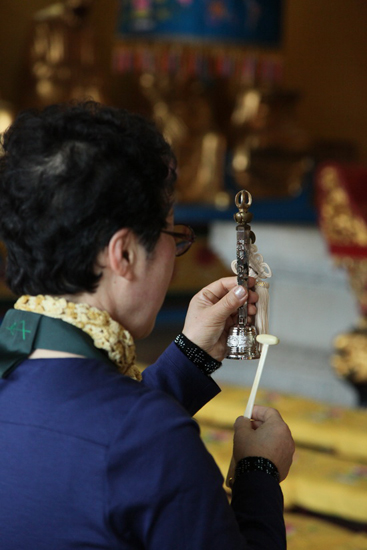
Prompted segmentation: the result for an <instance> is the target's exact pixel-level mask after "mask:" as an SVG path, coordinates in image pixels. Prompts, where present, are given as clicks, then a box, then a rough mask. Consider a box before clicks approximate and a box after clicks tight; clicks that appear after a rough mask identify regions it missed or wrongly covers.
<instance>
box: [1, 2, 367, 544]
mask: <svg viewBox="0 0 367 550" xmlns="http://www.w3.org/2000/svg"><path fill="white" fill-rule="evenodd" d="M204 4H205V8H204ZM240 5H241V6H242V8H241V9H243V5H244V6H245V7H246V10H247V11H245V12H243V11H241V14H242V16H243V14H244V13H245V14H246V17H247V18H248V21H246V22H247V23H249V24H250V23H251V24H252V25H253V27H252V30H253V29H255V31H256V24H257V23H258V25H259V27H258V29H259V33H258V34H257V35H256V32H255V31H254V33H253V34H248V35H246V34H245V35H244V37H241V34H240V32H239V34H238V35H236V39H233V37H232V40H231V39H230V38H229V36H231V35H230V34H229V35H228V28H229V27H230V25H229V23H228V21H230V16H232V15H233V13H232V11H236V9H240V8H239V7H238V8H237V6H240ZM157 6H158V7H159V10H158V7H157ZM195 6H197V7H198V10H199V11H195ZM163 8H164V10H163ZM174 8H177V9H178V8H180V9H181V10H183V9H187V10H188V9H189V8H190V9H191V10H192V12H188V11H187V14H188V13H191V15H190V17H191V19H190V18H188V24H189V23H190V24H192V25H194V22H195V24H196V23H197V21H196V19H195V17H198V13H199V12H200V9H201V12H200V13H204V11H203V10H205V14H209V15H210V17H209V15H208V17H207V18H206V19H205V18H204V19H200V22H199V24H197V25H196V26H195V29H194V27H192V32H191V33H190V32H188V33H187V32H186V31H187V29H186V30H185V32H183V31H182V28H181V29H180V27H179V24H178V20H177V17H178V16H175V13H176V14H177V13H179V12H175V10H174ZM270 8H271V9H270ZM45 10H46V11H45ZM206 10H208V11H207V12H206ZM269 10H270V16H271V18H273V19H271V20H270V23H271V24H272V25H273V26H271V24H269V25H270V26H269V25H268V26H266V25H265V24H264V26H263V27H261V22H262V18H263V19H264V18H265V17H266V16H267V14H268V13H269ZM274 10H275V11H274ZM127 14H128V15H127ZM175 17H176V19H175ZM178 18H179V17H178ZM157 19H159V23H160V24H161V23H162V21H163V23H164V24H166V23H167V25H168V23H169V24H170V25H171V26H170V27H169V26H168V30H167V28H166V27H164V25H163V27H162V28H161V30H160V31H159V32H154V28H155V27H154V25H155V24H156V23H157ZM264 20H265V19H264ZM203 21H204V22H203ZM129 25H130V26H129ZM210 25H212V26H211V27H210ZM204 27H205V28H204ZM207 27H210V29H209V31H210V32H209V31H208V28H207ZM157 28H158V27H157ZM190 28H191V27H190ZM190 28H189V30H190ZM244 28H245V27H244ZM249 28H250V26H249V25H248V26H247V27H246V29H247V31H248V29H249ZM366 28H367V4H366V3H365V2H363V0H348V1H345V0H307V2H305V1H304V0H287V1H286V0H284V1H281V0H273V2H269V1H266V0H251V1H250V0H248V1H247V0H246V1H245V0H243V2H239V1H238V2H237V3H236V2H235V1H233V2H223V1H220V0H216V1H214V0H212V1H207V2H205V3H203V2H202V0H187V1H186V2H184V1H182V2H180V1H178V0H177V2H176V1H167V2H166V1H165V0H161V2H154V1H149V0H140V1H139V0H138V1H134V0H132V1H131V2H130V1H128V0H126V1H123V0H120V1H119V0H94V1H93V0H91V1H88V0H68V1H66V2H64V3H62V2H60V3H58V4H57V3H55V4H53V3H52V2H50V0H13V1H11V2H9V1H7V0H0V132H1V131H3V130H4V129H5V128H6V126H7V125H8V124H9V122H10V121H11V119H12V117H14V116H15V114H16V113H17V112H19V111H20V110H21V109H23V108H28V107H42V106H44V105H47V104H50V103H54V102H55V101H65V100H69V99H72V98H79V99H80V98H84V97H92V98H95V99H97V100H99V101H102V102H105V103H108V104H112V105H115V106H118V107H126V108H129V109H132V110H134V111H138V112H142V113H143V114H146V115H147V116H152V117H153V118H155V119H156V120H157V122H158V123H159V124H160V125H161V126H162V130H163V131H164V132H165V133H166V135H167V138H168V139H170V140H171V142H172V145H173V147H174V148H175V150H176V154H177V156H178V160H179V163H180V166H181V167H182V168H181V169H180V173H179V179H178V190H177V206H176V212H175V216H176V222H177V223H189V224H190V225H192V226H193V227H194V229H195V231H196V233H197V235H198V240H197V243H196V244H195V245H194V247H193V248H192V250H190V252H189V253H188V254H187V255H186V256H185V257H183V258H179V259H178V260H177V266H176V269H175V273H174V277H173V280H172V284H171V286H170V289H169V293H168V296H167V299H166V302H165V304H164V306H163V308H162V312H161V313H160V315H159V317H158V319H157V324H156V327H155V329H154V331H153V333H152V335H151V336H150V337H149V338H147V339H146V340H144V341H141V342H138V343H137V354H138V360H139V362H140V363H141V364H149V363H151V362H154V360H155V358H156V357H157V356H158V355H159V354H160V353H161V352H162V351H163V349H164V348H165V346H166V345H167V344H169V343H170V341H171V340H172V338H174V337H175V336H176V334H177V333H178V332H179V331H180V330H181V328H182V325H183V320H184V311H185V308H186V307H187V304H188V302H189V300H190V297H191V296H192V295H193V294H194V293H195V292H197V291H198V290H199V289H200V288H201V287H202V286H204V285H206V284H208V283H209V282H211V281H212V280H214V279H216V278H218V277H221V276H226V275H229V274H230V273H231V271H230V265H231V261H232V260H233V259H235V255H236V250H235V249H236V242H235V223H234V221H233V213H234V211H235V207H234V196H235V193H236V192H237V191H238V190H240V189H242V188H246V189H248V190H249V191H250V192H251V194H252V196H253V204H252V207H251V211H252V212H253V214H254V219H253V221H252V223H251V226H252V229H253V231H254V232H255V234H256V244H257V246H258V248H259V252H260V253H261V254H262V255H263V256H264V260H265V261H266V262H267V263H268V264H269V265H270V267H271V269H272V271H273V277H272V278H271V279H270V311H269V326H270V329H269V330H270V332H271V333H272V334H275V335H276V336H278V337H279V338H280V345H279V346H277V347H274V348H272V349H271V350H270V351H269V355H268V359H267V365H266V369H265V372H264V375H263V378H262V382H261V391H260V393H259V397H258V402H261V403H266V404H270V405H271V406H276V407H277V408H278V409H279V410H280V411H281V413H282V414H283V416H284V417H285V419H286V420H287V421H288V422H289V424H290V427H291V429H292V430H293V432H294V436H295V439H296V443H297V452H296V459H295V465H294V467H293V469H292V471H291V474H290V476H289V478H288V479H287V480H286V482H285V483H284V494H285V505H286V514H287V532H288V543H289V548H290V550H292V549H293V550H297V549H304V550H308V549H311V548H312V549H319V548H320V549H321V548H322V549H328V548H333V549H334V548H338V549H340V550H352V549H353V550H358V549H367V442H366V438H365V427H366V425H367V411H366V404H367V322H366V321H367V317H366V316H367V294H366V288H367V208H366V206H365V205H367V185H366V184H367V109H366V97H367V71H366V69H365V60H366V58H367V41H366ZM162 29H163V30H162ZM213 29H214V30H213ZM269 29H270V30H269ZM229 30H231V29H229ZM247 31H246V32H247ZM273 31H274V32H273ZM225 32H227V35H226V34H225ZM185 33H186V34H185ZM210 33H211V34H210ZM216 33H217V34H216ZM220 33H221V34H220ZM249 33H250V31H249ZM267 33H268V34H267ZM4 256H5V253H4V251H2V258H3V261H2V266H1V269H2V270H3V266H4ZM2 272H3V271H2ZM0 299H1V307H2V310H4V309H6V308H7V307H9V306H10V305H11V303H12V301H13V296H12V295H11V294H10V292H9V291H7V289H6V286H5V284H4V283H3V282H1V283H0ZM256 364H257V362H256V361H233V360H225V361H224V365H223V367H222V368H221V369H220V370H219V371H218V373H217V374H216V375H215V378H216V380H217V381H218V383H219V384H220V385H221V386H222V388H223V391H222V394H221V396H220V397H218V398H216V399H215V400H214V401H213V402H212V403H211V404H209V405H208V406H206V407H205V408H204V409H203V411H201V412H200V413H199V414H198V417H197V420H198V422H199V423H200V425H201V428H202V437H203V439H204V442H205V443H206V444H207V446H208V449H209V450H210V452H212V454H213V456H214V457H215V459H216V461H217V463H218V465H219V467H220V468H221V469H222V471H223V475H224V476H225V475H226V467H227V462H228V459H229V458H230V445H231V437H232V435H231V426H232V424H233V422H234V420H235V418H236V417H237V416H238V415H240V414H243V411H244V408H245V405H246V399H247V396H248V392H249V388H250V387H251V384H252V381H253V378H254V375H255V370H256ZM336 541H337V543H338V546H336Z"/></svg>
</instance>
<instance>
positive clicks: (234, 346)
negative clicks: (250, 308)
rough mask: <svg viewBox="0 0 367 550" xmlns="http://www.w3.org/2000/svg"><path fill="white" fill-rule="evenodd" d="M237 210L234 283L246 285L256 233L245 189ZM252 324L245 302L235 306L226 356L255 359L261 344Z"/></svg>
mask: <svg viewBox="0 0 367 550" xmlns="http://www.w3.org/2000/svg"><path fill="white" fill-rule="evenodd" d="M235 204H236V206H237V208H238V212H237V213H236V214H235V215H234V220H235V221H236V222H237V226H236V235H237V246H236V259H237V283H238V284H239V285H242V286H244V287H245V288H246V289H248V277H249V256H250V246H251V243H252V244H253V243H254V242H255V235H254V233H253V232H252V231H251V227H250V222H251V220H252V214H251V212H249V211H248V209H249V207H250V206H251V204H252V196H251V194H250V193H249V192H248V191H245V190H243V191H240V192H239V193H237V195H236V197H235ZM256 336H257V331H256V328H255V326H253V325H249V324H248V314H247V302H245V303H244V305H243V306H241V307H240V308H238V319H237V323H236V324H235V325H234V326H233V327H231V329H230V332H229V335H228V339H227V355H226V357H227V358H228V359H258V358H259V357H260V347H259V344H258V342H257V340H256Z"/></svg>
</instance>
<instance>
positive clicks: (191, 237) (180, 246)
mask: <svg viewBox="0 0 367 550" xmlns="http://www.w3.org/2000/svg"><path fill="white" fill-rule="evenodd" d="M173 229H174V231H167V230H166V229H162V233H166V235H171V237H173V238H174V239H175V243H176V257H177V256H182V254H185V252H187V251H188V249H189V248H190V246H191V245H192V243H193V242H195V233H194V230H193V229H191V227H190V226H189V225H174V226H173Z"/></svg>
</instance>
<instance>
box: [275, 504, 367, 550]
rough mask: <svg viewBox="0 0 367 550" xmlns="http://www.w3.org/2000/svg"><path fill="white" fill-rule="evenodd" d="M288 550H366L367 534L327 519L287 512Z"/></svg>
mask: <svg viewBox="0 0 367 550" xmlns="http://www.w3.org/2000/svg"><path fill="white" fill-rule="evenodd" d="M285 525H286V530H287V543H288V550H331V549H333V550H366V549H367V535H365V534H359V533H352V532H350V531H348V530H347V529H343V528H341V527H338V526H336V525H332V524H330V523H328V522H326V521H322V520H319V519H315V518H312V517H305V516H302V515H299V514H288V513H286V514H285Z"/></svg>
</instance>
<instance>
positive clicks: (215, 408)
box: [195, 387, 367, 525]
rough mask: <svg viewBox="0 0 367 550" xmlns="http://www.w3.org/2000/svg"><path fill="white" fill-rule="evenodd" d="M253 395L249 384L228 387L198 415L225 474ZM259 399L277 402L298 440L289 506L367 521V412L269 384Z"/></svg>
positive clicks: (287, 484) (287, 489) (285, 486)
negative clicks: (287, 392)
mask: <svg viewBox="0 0 367 550" xmlns="http://www.w3.org/2000/svg"><path fill="white" fill-rule="evenodd" d="M248 395H249V390H248V389H246V388H238V387H225V388H223V392H222V394H220V395H218V396H217V397H216V398H215V399H213V400H212V401H211V402H210V403H208V404H207V405H206V406H205V407H204V408H203V409H202V410H201V411H199V413H197V415H196V417H195V418H196V420H197V421H198V422H199V425H200V427H201V436H202V439H203V441H204V443H205V445H206V447H207V449H208V450H209V452H210V453H211V454H212V456H213V458H214V460H215V461H216V463H217V465H218V467H219V468H220V470H221V472H222V475H223V477H224V478H225V477H226V475H227V471H228V466H229V463H230V459H231V455H232V442H233V430H232V426H233V422H234V421H235V419H236V418H237V417H238V416H240V415H241V414H243V412H244V410H245V407H246V403H247V397H248ZM256 402H257V403H259V404H264V405H267V406H273V407H276V408H277V409H278V410H279V411H280V413H281V414H282V416H283V417H284V419H285V420H286V421H287V422H288V424H289V426H290V428H291V430H292V433H293V436H294V439H295V441H296V445H297V450H296V453H295V457H294V462H293V465H292V468H291V471H290V474H289V476H288V477H287V479H286V480H285V481H284V482H283V483H282V490H283V494H284V502H285V507H286V509H288V510H290V509H292V508H294V507H295V506H298V507H301V508H304V509H307V510H309V511H311V512H314V513H318V514H324V515H328V516H335V517H339V518H342V519H345V520H348V521H353V522H359V523H362V524H365V525H367V445H366V441H365V440H366V439H367V438H366V437H365V427H366V426H367V412H365V411H363V410H352V409H346V408H342V407H335V406H331V405H327V404H322V403H318V402H313V401H311V400H308V399H304V398H301V397H296V396H287V395H281V394H278V393H274V392H268V391H265V390H261V391H260V392H259V394H258V398H257V400H256ZM344 437H345V438H346V439H347V442H348V443H349V447H348V446H347V444H346V442H345V441H344V439H343V438H344ZM307 447H308V448H307ZM325 449H328V452H326V451H325Z"/></svg>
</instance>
